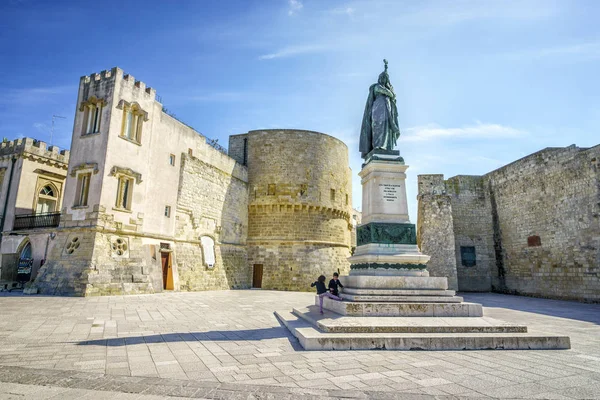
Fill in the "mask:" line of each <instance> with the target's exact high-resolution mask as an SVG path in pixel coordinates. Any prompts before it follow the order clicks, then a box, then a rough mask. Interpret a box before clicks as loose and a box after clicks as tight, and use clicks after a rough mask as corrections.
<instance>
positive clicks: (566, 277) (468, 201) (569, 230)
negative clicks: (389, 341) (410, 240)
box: [418, 145, 600, 302]
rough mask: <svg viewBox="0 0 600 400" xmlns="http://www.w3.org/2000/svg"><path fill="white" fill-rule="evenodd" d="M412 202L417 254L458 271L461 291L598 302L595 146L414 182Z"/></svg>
mask: <svg viewBox="0 0 600 400" xmlns="http://www.w3.org/2000/svg"><path fill="white" fill-rule="evenodd" d="M418 199H419V240H420V243H421V246H422V249H423V251H424V252H426V253H428V254H430V255H431V256H432V258H431V261H430V264H431V265H445V266H446V267H447V268H450V269H452V268H453V266H455V267H456V275H457V278H458V288H459V290H465V291H489V290H493V291H500V292H508V293H517V294H525V295H531V296H542V297H550V298H560V299H574V300H580V301H590V302H599V301H600V146H595V147H592V148H578V147H576V146H574V145H572V146H569V147H565V148H547V149H544V150H542V151H539V152H537V153H534V154H532V155H530V156H527V157H525V158H522V159H520V160H517V161H515V162H513V163H511V164H508V165H506V166H504V167H502V168H499V169H497V170H495V171H492V172H490V173H488V174H486V175H483V176H463V175H461V176H456V177H453V178H450V179H448V180H444V178H443V175H420V176H419V195H418ZM436 249H437V250H436Z"/></svg>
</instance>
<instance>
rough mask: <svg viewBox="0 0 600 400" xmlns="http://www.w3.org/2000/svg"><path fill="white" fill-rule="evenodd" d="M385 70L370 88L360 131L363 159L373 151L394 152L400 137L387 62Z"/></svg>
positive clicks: (394, 95) (394, 97) (385, 61)
mask: <svg viewBox="0 0 600 400" xmlns="http://www.w3.org/2000/svg"><path fill="white" fill-rule="evenodd" d="M383 62H384V64H385V70H384V71H383V72H382V73H381V74H379V79H378V81H377V83H376V84H374V85H371V87H370V88H369V97H368V98H367V104H366V105H365V113H364V115H363V120H362V127H361V130H360V144H359V150H360V153H361V157H362V158H366V156H367V154H368V153H370V152H371V151H372V150H373V149H383V150H393V149H394V147H395V146H396V141H397V140H398V137H400V128H398V109H397V108H396V94H395V93H394V87H393V86H392V84H391V83H390V76H389V75H388V73H387V68H388V66H387V64H388V63H387V60H383Z"/></svg>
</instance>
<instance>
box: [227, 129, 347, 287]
mask: <svg viewBox="0 0 600 400" xmlns="http://www.w3.org/2000/svg"><path fill="white" fill-rule="evenodd" d="M229 148H230V155H231V156H232V157H234V158H235V159H236V160H237V161H238V162H240V163H244V164H246V165H247V166H248V187H249V208H248V209H249V213H248V242H247V243H248V265H249V267H250V268H251V269H252V270H253V285H254V286H255V287H262V288H265V289H279V290H310V283H311V282H314V280H315V278H316V277H317V276H319V275H321V274H324V275H331V274H332V273H333V272H340V273H347V272H348V271H349V269H348V267H349V264H348V261H347V257H348V256H349V255H350V252H349V250H350V235H351V232H352V225H351V221H350V216H351V215H352V188H351V171H350V168H349V165H348V148H347V146H346V145H345V144H344V143H343V142H341V141H340V140H338V139H336V138H333V137H331V136H328V135H325V134H322V133H318V132H311V131H302V130H291V129H284V130H257V131H250V132H248V133H247V134H244V135H236V136H231V137H230V142H229Z"/></svg>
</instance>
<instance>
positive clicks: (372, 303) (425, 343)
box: [277, 150, 570, 350]
mask: <svg viewBox="0 0 600 400" xmlns="http://www.w3.org/2000/svg"><path fill="white" fill-rule="evenodd" d="M407 169H408V166H407V165H405V164H404V160H403V159H402V157H400V153H399V152H397V151H381V150H379V151H377V150H375V151H373V152H371V153H369V154H368V155H367V157H366V158H365V164H364V165H363V168H362V170H361V171H360V173H359V175H360V177H361V178H362V187H363V211H362V225H360V226H358V228H357V248H356V250H355V252H354V254H353V255H352V256H351V257H349V258H348V260H349V261H350V264H351V266H350V275H348V276H342V277H340V281H341V282H342V284H343V285H344V289H343V292H342V294H341V295H342V298H343V301H336V300H331V299H329V298H324V299H323V309H325V310H326V312H325V314H324V315H321V314H320V313H319V308H318V306H319V302H320V299H319V297H318V296H317V297H315V306H310V307H308V308H305V309H294V310H293V311H292V312H291V313H277V315H278V317H279V318H280V319H281V321H282V322H283V323H284V324H285V326H287V327H288V329H289V330H290V331H291V332H292V333H293V334H294V335H295V336H296V337H297V338H298V340H299V341H300V343H301V344H302V346H303V347H304V348H305V349H306V350H338V349H339V350H349V349H402V350H413V349H418V350H451V349H453V350H454V349H456V350H458V349H565V348H569V346H570V342H569V338H568V337H565V336H539V335H531V334H528V333H527V327H525V326H519V325H511V324H506V323H504V322H502V321H495V320H490V319H487V318H485V317H483V308H482V307H481V305H480V304H475V303H465V302H463V299H462V298H461V297H458V296H455V292H454V291H453V290H448V279H447V278H446V277H430V276H429V272H428V271H427V262H428V261H429V256H427V255H424V254H422V253H421V252H420V251H419V249H418V247H417V237H416V231H415V225H413V224H411V223H410V219H409V217H408V204H407V198H406V185H405V179H406V170H407Z"/></svg>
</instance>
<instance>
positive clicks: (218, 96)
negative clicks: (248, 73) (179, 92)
mask: <svg viewBox="0 0 600 400" xmlns="http://www.w3.org/2000/svg"><path fill="white" fill-rule="evenodd" d="M251 97H252V96H251V95H250V94H249V93H244V92H214V93H210V94H204V95H202V94H200V95H196V96H185V100H186V101H192V102H193V101H196V102H213V101H217V102H224V103H227V102H233V101H244V100H247V99H249V98H251Z"/></svg>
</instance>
